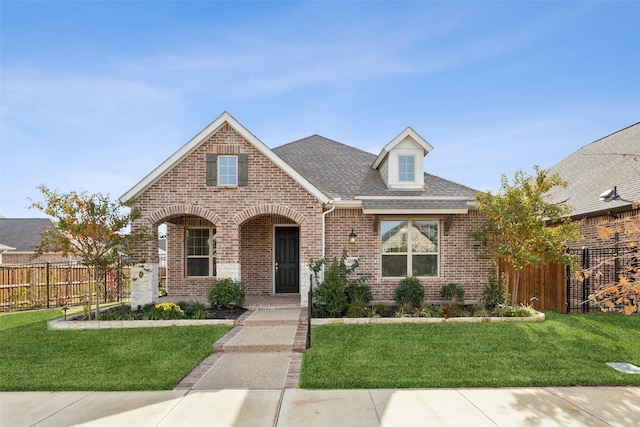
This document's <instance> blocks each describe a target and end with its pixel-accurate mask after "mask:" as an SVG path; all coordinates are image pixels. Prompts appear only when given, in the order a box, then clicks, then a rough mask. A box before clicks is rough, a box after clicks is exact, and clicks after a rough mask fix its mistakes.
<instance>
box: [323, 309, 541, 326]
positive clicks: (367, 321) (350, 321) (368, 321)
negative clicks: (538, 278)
mask: <svg viewBox="0 0 640 427" xmlns="http://www.w3.org/2000/svg"><path fill="white" fill-rule="evenodd" d="M545 318H546V316H545V314H544V313H541V312H539V311H536V314H535V315H534V316H529V317H448V318H444V317H371V318H368V317H367V318H363V317H358V318H348V317H345V318H343V317H339V318H327V319H321V318H313V319H311V326H325V325H385V324H387V325H388V324H401V323H510V322H544V320H545Z"/></svg>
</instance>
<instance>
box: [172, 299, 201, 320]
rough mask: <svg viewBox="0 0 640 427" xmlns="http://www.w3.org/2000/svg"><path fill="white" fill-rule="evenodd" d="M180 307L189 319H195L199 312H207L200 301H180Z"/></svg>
mask: <svg viewBox="0 0 640 427" xmlns="http://www.w3.org/2000/svg"><path fill="white" fill-rule="evenodd" d="M178 305H179V306H180V308H181V309H182V311H183V312H184V315H185V316H187V317H194V314H195V313H197V312H198V311H205V307H204V304H203V303H201V302H198V301H180V302H179V303H178Z"/></svg>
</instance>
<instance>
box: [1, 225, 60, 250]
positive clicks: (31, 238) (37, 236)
mask: <svg viewBox="0 0 640 427" xmlns="http://www.w3.org/2000/svg"><path fill="white" fill-rule="evenodd" d="M53 227H54V226H53V222H52V221H51V220H50V219H48V218H0V244H2V245H6V246H10V247H12V248H14V249H13V250H12V252H13V251H15V252H35V248H36V246H37V245H38V244H40V241H41V240H42V237H41V234H42V233H43V232H44V231H45V230H48V229H53Z"/></svg>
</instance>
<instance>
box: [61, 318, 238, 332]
mask: <svg viewBox="0 0 640 427" xmlns="http://www.w3.org/2000/svg"><path fill="white" fill-rule="evenodd" d="M205 325H227V326H233V325H234V320H233V319H174V320H64V319H54V320H50V321H49V329H73V330H78V329H124V328H163V327H168V326H205Z"/></svg>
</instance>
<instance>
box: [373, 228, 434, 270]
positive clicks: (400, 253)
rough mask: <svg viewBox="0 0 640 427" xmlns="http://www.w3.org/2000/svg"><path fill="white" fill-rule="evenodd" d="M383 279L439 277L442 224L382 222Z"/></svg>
mask: <svg viewBox="0 0 640 427" xmlns="http://www.w3.org/2000/svg"><path fill="white" fill-rule="evenodd" d="M381 228H382V233H381V234H382V277H405V276H420V277H435V276H437V275H438V221H437V220H410V219H409V220H401V221H381Z"/></svg>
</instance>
